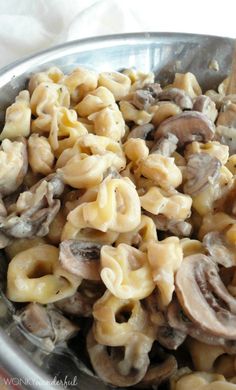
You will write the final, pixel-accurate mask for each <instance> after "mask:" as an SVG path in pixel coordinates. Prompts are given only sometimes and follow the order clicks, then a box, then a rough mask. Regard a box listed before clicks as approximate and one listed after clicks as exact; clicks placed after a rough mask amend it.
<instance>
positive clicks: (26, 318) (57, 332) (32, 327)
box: [14, 303, 79, 344]
mask: <svg viewBox="0 0 236 390" xmlns="http://www.w3.org/2000/svg"><path fill="white" fill-rule="evenodd" d="M14 317H15V320H16V321H17V322H20V323H21V324H22V325H23V326H24V328H25V329H26V330H27V331H28V332H30V333H31V334H32V335H34V336H36V337H39V338H43V339H44V338H49V339H50V340H51V341H52V342H53V343H54V344H57V343H59V342H63V341H65V340H68V339H69V338H71V337H73V336H74V335H75V333H77V332H78V331H79V327H78V326H77V325H75V324H73V323H72V322H71V321H69V320H68V319H67V318H65V317H64V316H63V315H62V314H60V313H59V312H58V311H56V310H55V309H53V308H50V307H47V308H46V307H44V306H42V305H40V304H38V303H29V304H28V305H27V306H26V307H25V308H24V309H23V310H22V311H21V312H19V313H18V315H16V316H14Z"/></svg>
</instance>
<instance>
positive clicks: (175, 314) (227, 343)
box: [167, 299, 236, 353]
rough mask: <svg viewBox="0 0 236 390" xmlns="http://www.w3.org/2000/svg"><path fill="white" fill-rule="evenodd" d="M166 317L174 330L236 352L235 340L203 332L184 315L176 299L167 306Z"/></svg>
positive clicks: (227, 350)
mask: <svg viewBox="0 0 236 390" xmlns="http://www.w3.org/2000/svg"><path fill="white" fill-rule="evenodd" d="M167 319H168V323H169V325H170V326H171V327H173V328H174V329H175V330H179V331H181V332H182V333H185V334H186V335H189V336H191V337H192V338H194V339H196V340H199V341H202V342H203V343H205V344H209V345H219V346H222V347H224V348H225V351H226V352H228V353H235V352H236V340H228V339H225V338H223V337H218V336H214V335H212V334H210V333H207V332H205V331H204V330H203V329H202V328H201V327H200V326H199V325H197V324H195V323H194V322H192V321H191V320H190V319H189V318H188V317H187V316H186V315H185V313H184V312H183V310H182V308H181V307H180V305H179V303H178V301H177V299H173V300H172V302H171V303H170V305H169V306H168V310H167Z"/></svg>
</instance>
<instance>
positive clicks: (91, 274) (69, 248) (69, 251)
mask: <svg viewBox="0 0 236 390" xmlns="http://www.w3.org/2000/svg"><path fill="white" fill-rule="evenodd" d="M101 248H102V245H101V244H97V243H94V242H93V243H91V242H87V241H77V240H66V241H62V242H61V244H60V252H59V261H60V262H61V265H62V267H63V268H64V269H66V270H67V271H69V272H71V273H72V274H74V275H77V276H81V277H82V278H83V279H89V280H100V251H101Z"/></svg>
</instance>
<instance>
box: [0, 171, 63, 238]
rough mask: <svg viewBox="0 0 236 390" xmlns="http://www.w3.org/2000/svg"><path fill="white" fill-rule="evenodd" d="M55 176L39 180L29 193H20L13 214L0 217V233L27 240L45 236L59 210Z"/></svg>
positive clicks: (57, 185)
mask: <svg viewBox="0 0 236 390" xmlns="http://www.w3.org/2000/svg"><path fill="white" fill-rule="evenodd" d="M60 180H61V179H59V178H57V175H52V176H51V175H50V178H48V177H47V178H45V179H42V180H40V181H39V182H38V183H37V184H36V185H34V186H33V187H31V189H30V190H29V191H25V192H23V193H21V194H20V195H19V197H18V199H17V202H16V205H15V208H14V210H13V212H12V213H11V214H10V215H9V216H7V217H0V231H1V233H3V234H5V235H6V236H8V237H15V238H27V237H32V236H34V235H36V236H38V237H43V236H46V235H47V234H48V232H49V225H50V223H51V222H52V221H53V219H54V218H55V216H56V214H57V213H58V211H59V209H60V200H59V199H54V195H56V196H58V194H59V193H60V191H61V189H62V186H63V188H64V184H63V185H61V184H60V187H59V184H58V183H59V181H60Z"/></svg>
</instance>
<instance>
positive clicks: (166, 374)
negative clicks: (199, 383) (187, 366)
mask: <svg viewBox="0 0 236 390" xmlns="http://www.w3.org/2000/svg"><path fill="white" fill-rule="evenodd" d="M177 367H178V366H177V361H176V359H175V357H174V356H171V355H167V354H166V356H165V360H164V361H163V362H162V363H159V364H154V365H150V367H149V368H148V370H147V372H146V374H145V376H144V378H143V379H142V380H141V382H140V383H139V384H138V385H136V386H134V387H135V388H137V389H143V388H144V389H147V388H153V386H155V387H156V386H159V385H160V384H161V383H163V382H166V381H167V380H168V379H169V378H170V377H171V376H172V375H173V374H175V372H176V371H177Z"/></svg>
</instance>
